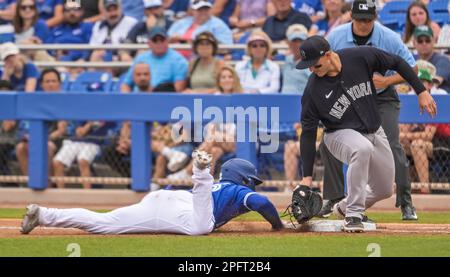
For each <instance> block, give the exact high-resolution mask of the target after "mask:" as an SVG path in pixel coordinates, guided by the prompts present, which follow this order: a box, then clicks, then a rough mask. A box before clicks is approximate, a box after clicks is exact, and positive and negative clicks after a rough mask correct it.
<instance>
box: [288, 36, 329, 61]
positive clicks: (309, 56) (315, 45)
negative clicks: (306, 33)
mask: <svg viewBox="0 0 450 277" xmlns="http://www.w3.org/2000/svg"><path fill="white" fill-rule="evenodd" d="M329 50H330V44H329V43H328V41H327V40H326V39H325V38H323V37H322V36H312V37H309V38H308V39H306V40H305V41H304V42H303V43H302V45H301V46H300V54H301V55H302V59H301V61H300V62H299V63H298V64H297V66H296V67H295V68H297V69H305V68H310V67H311V66H314V65H315V64H316V63H317V61H318V60H319V59H320V57H322V56H323V55H325V53H326V52H328V51H329Z"/></svg>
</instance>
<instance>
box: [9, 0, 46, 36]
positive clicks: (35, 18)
mask: <svg viewBox="0 0 450 277" xmlns="http://www.w3.org/2000/svg"><path fill="white" fill-rule="evenodd" d="M13 25H14V31H15V36H14V37H15V41H16V43H21V44H42V43H51V37H52V36H51V33H50V30H49V28H48V27H47V25H46V24H45V21H44V20H42V19H39V14H38V12H37V6H36V1H35V0H18V1H17V5H16V11H15V15H14V19H13Z"/></svg>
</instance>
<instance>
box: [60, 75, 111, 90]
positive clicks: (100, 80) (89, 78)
mask: <svg viewBox="0 0 450 277" xmlns="http://www.w3.org/2000/svg"><path fill="white" fill-rule="evenodd" d="M111 86H112V76H111V74H110V73H108V72H101V71H86V72H83V73H81V74H80V75H78V77H77V78H76V80H75V81H74V82H73V84H72V86H71V88H70V90H69V91H70V92H110V91H111Z"/></svg>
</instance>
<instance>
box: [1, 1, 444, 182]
mask: <svg viewBox="0 0 450 277" xmlns="http://www.w3.org/2000/svg"><path fill="white" fill-rule="evenodd" d="M355 1H361V0H355ZM368 1H369V2H370V1H371V0H368ZM435 1H441V0H435ZM386 2H388V1H387V0H386ZM425 2H428V1H424V0H423V1H414V2H411V4H410V5H409V7H408V9H407V11H406V15H405V16H406V18H405V27H404V30H403V33H402V34H398V33H395V32H394V31H392V36H401V38H402V41H403V43H404V44H406V45H408V46H411V47H413V48H414V49H413V50H412V53H413V54H414V58H415V59H416V61H419V63H420V62H428V64H427V66H428V68H425V67H424V68H422V69H421V70H419V71H418V72H419V76H422V77H421V78H422V79H423V80H424V82H428V83H427V87H428V88H429V89H430V90H431V91H432V92H434V93H439V92H440V93H447V92H449V91H450V61H449V56H448V52H447V53H445V52H443V51H440V50H439V51H438V50H436V49H435V44H436V43H437V42H438V40H439V36H440V34H441V29H442V30H445V29H448V28H449V27H448V24H449V22H447V23H446V24H441V26H440V25H439V24H438V23H436V22H435V21H433V18H432V17H431V16H430V15H431V13H430V12H429V11H428V9H427V5H426V4H427V3H425ZM358 3H359V2H358ZM361 3H362V2H361ZM364 3H367V1H365V2H364ZM79 4H81V5H79ZM376 4H377V5H378V8H379V9H378V10H380V9H381V7H382V6H383V4H384V1H376ZM351 9H352V1H347V0H99V1H93V0H81V1H80V0H17V1H16V0H0V43H1V47H0V59H1V61H3V64H4V65H3V66H2V67H1V69H0V74H1V82H0V85H1V88H2V89H4V90H14V91H23V92H27V93H32V92H35V91H38V90H39V91H44V92H49V93H50V92H52V93H53V92H57V91H62V90H63V89H62V78H63V77H64V78H69V79H70V80H72V81H73V80H76V77H77V74H78V73H80V72H82V71H86V70H89V69H87V68H86V69H84V68H83V69H75V70H74V69H64V68H61V69H59V71H58V70H55V69H45V70H43V71H42V72H41V73H40V72H39V69H38V68H37V67H36V66H35V65H34V62H37V61H71V62H79V61H91V62H99V61H103V62H110V61H123V62H132V66H131V67H130V68H129V69H128V70H125V71H124V70H121V69H108V70H107V71H108V74H111V76H113V77H115V78H116V79H117V80H120V82H118V85H117V86H115V89H116V90H118V91H120V92H121V93H155V92H174V93H206V94H228V93H245V94H264V93H281V94H301V93H302V92H303V89H304V87H305V85H306V82H307V80H308V78H309V75H310V72H309V70H297V69H295V65H296V63H297V62H298V61H299V60H300V59H301V53H300V50H299V47H300V45H301V44H302V42H303V41H304V40H306V39H307V38H308V37H309V36H312V35H321V36H325V37H329V36H339V32H342V30H344V29H346V28H347V29H349V28H352V31H353V36H352V37H347V36H340V37H339V38H338V39H340V40H344V41H348V42H349V43H356V44H358V45H363V44H369V45H371V44H370V38H371V36H372V34H373V33H375V32H377V28H380V27H379V26H381V23H379V22H377V21H376V19H375V20H372V19H361V18H358V19H354V18H353V17H352V12H351ZM374 26H375V27H374ZM52 43H55V44H90V45H93V46H100V45H105V44H111V45H118V44H123V43H131V44H143V45H147V46H148V49H147V50H141V51H129V50H103V49H102V50H93V51H87V50H69V51H67V50H48V51H46V50H33V51H31V50H27V51H20V50H19V48H18V46H17V45H23V44H52ZM170 43H178V44H186V45H190V46H191V47H190V48H189V49H184V50H174V49H172V48H171V47H170ZM274 43H277V44H281V45H285V46H286V47H285V48H283V49H281V50H280V49H274V48H273V44H274ZM232 44H245V45H246V47H245V51H242V50H229V51H226V50H223V49H220V45H232ZM286 49H287V50H286ZM244 52H245V53H244ZM231 61H233V63H235V66H230V65H229V64H232V63H231ZM62 71H66V72H62ZM424 76H425V77H424ZM93 90H95V87H94V89H93ZM398 92H408V89H407V88H405V87H404V86H401V85H400V86H398ZM1 123H2V125H1V129H0V136H1V137H2V140H1V141H0V142H2V143H1V144H0V146H1V149H0V157H1V159H0V175H1V173H4V172H6V169H5V168H6V166H5V164H6V161H7V159H6V158H5V154H4V153H9V152H11V151H13V150H15V155H16V157H17V160H18V161H19V164H20V169H21V171H22V173H23V174H26V171H27V166H28V162H27V157H28V146H27V139H26V138H27V134H26V133H27V123H26V122H11V121H3V122H1ZM118 125H119V126H116V124H112V123H107V122H77V123H72V122H56V123H55V124H53V125H52V128H50V129H51V132H50V134H49V147H48V149H49V157H50V159H51V163H50V164H51V166H50V169H49V171H50V174H52V175H56V176H62V175H64V174H65V169H67V168H68V167H70V166H71V164H72V163H73V161H75V160H77V162H78V166H79V171H80V174H81V176H84V177H89V176H91V174H92V173H91V165H92V162H93V161H94V160H95V159H96V158H97V157H98V156H100V155H101V153H102V152H103V158H104V160H105V161H106V163H108V164H110V166H111V167H112V168H114V169H118V168H120V167H129V160H127V159H128V158H129V150H130V146H131V145H130V139H129V134H130V132H129V128H130V127H129V123H126V122H125V123H120V124H118ZM164 126H165V125H164V123H160V128H155V129H154V130H159V131H160V130H164ZM401 128H402V129H401V130H402V133H404V134H408V133H412V132H415V135H414V136H411V135H404V139H403V140H402V144H403V146H404V147H405V149H407V154H408V155H410V156H411V160H414V161H415V164H416V170H417V172H418V176H419V179H420V180H421V181H424V182H425V181H427V180H429V177H428V175H427V174H426V173H425V172H428V166H423V167H420V166H419V165H418V164H419V163H418V162H417V161H416V160H417V159H419V158H418V157H420V159H422V160H426V161H427V162H428V158H432V155H431V152H432V149H433V147H432V141H433V138H434V137H435V136H439V135H441V136H444V139H446V141H448V137H450V135H449V134H448V132H445V130H446V129H445V128H444V127H439V126H438V127H436V126H434V125H433V126H425V127H424V126H422V127H420V128H418V127H417V126H402V127H401ZM440 128H441V129H443V130H444V131H439V130H441V129H440ZM294 129H298V130H300V129H301V126H295V128H294ZM417 130H419V131H420V132H426V133H427V136H426V137H425V136H421V135H420V134H419V133H418V132H419V131H417ZM159 131H158V132H159ZM111 132H115V133H116V134H117V137H116V138H115V139H114V140H113V141H111V143H110V144H109V145H107V146H105V145H104V144H102V142H99V141H98V140H96V139H92V138H91V137H101V136H105V135H107V134H109V133H111ZM155 132H156V131H155ZM234 132H235V131H234V130H233V126H213V127H211V130H210V133H209V136H210V137H221V138H222V139H223V137H224V136H228V138H230V137H233V136H234ZM13 133H17V134H20V138H19V143H17V141H16V143H12V141H11V138H12V137H13V136H15V137H19V135H17V134H16V135H12V134H13ZM152 136H158V137H160V136H159V135H157V134H155V133H154V134H152ZM416 137H419V138H421V139H420V140H418V139H415V138H416ZM3 138H5V139H3ZM7 138H8V139H7ZM402 138H403V137H402ZM294 139H295V138H294ZM3 141H7V142H6V143H3ZM227 141H228V140H227ZM430 144H431V146H430ZM11 145H13V146H12V147H11ZM197 146H198V145H197ZM102 147H103V148H105V151H102ZM191 148H192V146H190V147H186V146H185V145H184V144H183V143H181V144H180V142H167V140H165V139H161V140H160V141H159V142H158V140H156V141H155V143H154V144H152V150H153V152H155V153H156V154H159V156H158V158H157V159H156V161H155V163H156V167H155V170H156V173H155V175H156V176H157V177H161V178H162V177H166V176H167V174H169V173H170V174H171V175H170V176H171V177H173V178H185V177H186V176H189V174H190V172H191V170H192V166H191V165H190V164H189V161H188V160H189V156H190V151H191ZM200 148H202V149H204V150H208V151H210V152H211V153H212V154H213V164H215V163H216V162H217V161H219V160H220V158H221V157H222V156H224V155H225V154H232V153H234V149H235V145H234V143H230V142H223V141H220V140H214V139H212V140H211V142H208V143H203V144H201V145H200ZM417 149H424V150H423V151H422V152H421V151H418V150H417ZM2 152H3V153H2ZM419 152H420V153H419ZM180 153H181V154H180ZM8 155H9V156H10V154H8ZM9 156H8V157H9ZM225 156H226V155H225ZM298 156H300V153H299V146H298V142H297V143H294V141H291V142H289V143H286V147H285V153H284V157H285V159H286V160H289V161H291V162H289V164H292V165H293V167H295V168H294V169H292V168H290V169H286V176H287V178H288V179H289V180H291V179H294V178H295V176H296V175H298V173H297V170H296V168H297V166H298V165H297V164H298V161H297V158H296V157H298ZM105 157H106V158H105ZM113 159H115V160H118V162H111V160H113ZM124 161H125V162H124ZM118 165H120V166H118ZM180 169H181V171H179V170H180ZM167 170H168V172H166V171H167ZM121 174H122V175H123V176H129V175H130V172H129V169H128V170H124V171H122V172H121ZM56 185H57V186H58V187H63V186H64V184H63V183H59V184H56ZM83 186H84V187H86V188H89V187H90V186H91V184H89V183H84V184H83Z"/></svg>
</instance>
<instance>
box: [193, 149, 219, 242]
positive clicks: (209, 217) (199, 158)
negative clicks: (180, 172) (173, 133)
mask: <svg viewBox="0 0 450 277" xmlns="http://www.w3.org/2000/svg"><path fill="white" fill-rule="evenodd" d="M211 158H212V157H211V155H208V154H207V153H206V152H203V151H198V152H197V151H194V153H193V159H194V167H193V175H192V181H193V182H194V188H193V190H192V194H193V196H192V197H193V211H192V212H193V222H192V228H191V231H192V233H191V235H202V234H208V233H210V232H211V231H212V230H213V228H214V215H213V205H214V204H213V197H212V186H213V183H214V178H213V176H212V175H211V174H210V171H209V165H210V164H211Z"/></svg>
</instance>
